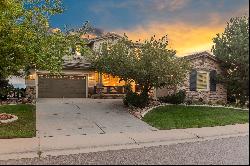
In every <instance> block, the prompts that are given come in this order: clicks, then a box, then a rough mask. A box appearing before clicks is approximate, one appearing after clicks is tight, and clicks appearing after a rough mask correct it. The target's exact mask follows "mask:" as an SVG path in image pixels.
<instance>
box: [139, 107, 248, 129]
mask: <svg viewBox="0 0 250 166" xmlns="http://www.w3.org/2000/svg"><path fill="white" fill-rule="evenodd" d="M143 121H145V122H147V123H148V124H150V125H151V126H153V127H156V128H158V129H161V130H164V129H180V128H199V127H208V126H223V125H229V124H236V123H248V122H249V111H244V110H236V109H228V108H215V107H203V106H183V105H168V106H162V107H158V108H155V109H154V110H152V111H151V112H149V113H147V114H146V115H145V116H144V118H143Z"/></svg>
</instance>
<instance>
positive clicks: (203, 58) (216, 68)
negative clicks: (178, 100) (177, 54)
mask: <svg viewBox="0 0 250 166" xmlns="http://www.w3.org/2000/svg"><path fill="white" fill-rule="evenodd" d="M184 58H186V59H187V60H188V61H189V62H190V63H191V66H192V70H191V71H190V72H189V73H187V76H186V78H185V80H184V81H183V83H182V84H181V85H178V86H176V87H172V88H162V89H157V90H156V96H157V97H161V96H165V95H168V94H172V93H175V92H177V91H179V90H185V91H186V100H192V101H202V102H205V103H209V102H210V103H218V104H222V103H226V102H227V91H226V89H225V87H224V86H223V85H222V84H218V83H216V82H217V81H216V78H217V75H218V74H221V73H222V68H221V67H220V62H219V61H218V60H217V59H216V58H215V56H213V55H211V54H210V53H208V52H200V53H196V54H193V55H188V56H185V57H184Z"/></svg>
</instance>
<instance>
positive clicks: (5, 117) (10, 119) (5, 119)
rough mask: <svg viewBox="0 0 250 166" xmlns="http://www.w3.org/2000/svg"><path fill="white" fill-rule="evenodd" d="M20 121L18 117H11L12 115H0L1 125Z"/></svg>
mask: <svg viewBox="0 0 250 166" xmlns="http://www.w3.org/2000/svg"><path fill="white" fill-rule="evenodd" d="M17 119H18V117H17V116H15V115H11V114H6V113H2V114H0V124H1V123H10V122H14V121H16V120H17Z"/></svg>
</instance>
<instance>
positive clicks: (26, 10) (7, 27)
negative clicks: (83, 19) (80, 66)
mask: <svg viewBox="0 0 250 166" xmlns="http://www.w3.org/2000/svg"><path fill="white" fill-rule="evenodd" d="M61 12H63V7H62V4H61V1H60V0H1V1H0V74H1V75H2V76H3V77H5V78H6V77H8V76H9V75H16V74H17V73H18V72H19V71H20V70H22V69H25V68H38V69H44V70H48V71H51V72H58V71H60V69H61V68H62V63H63V58H62V57H63V56H65V55H72V54H71V50H70V47H74V46H75V43H76V42H77V43H78V45H81V46H82V47H83V50H87V48H86V47H85V44H84V42H83V41H81V40H80V36H81V33H63V32H61V31H60V30H58V29H57V30H55V29H52V28H51V27H50V25H49V21H48V20H49V18H50V17H51V16H52V15H55V14H59V13H61Z"/></svg>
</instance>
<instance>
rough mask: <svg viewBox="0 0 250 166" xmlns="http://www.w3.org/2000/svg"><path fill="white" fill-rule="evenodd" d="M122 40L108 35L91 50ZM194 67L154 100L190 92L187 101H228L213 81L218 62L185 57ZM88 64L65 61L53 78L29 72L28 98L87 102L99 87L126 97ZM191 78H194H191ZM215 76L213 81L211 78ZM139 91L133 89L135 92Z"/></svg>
mask: <svg viewBox="0 0 250 166" xmlns="http://www.w3.org/2000/svg"><path fill="white" fill-rule="evenodd" d="M119 38H121V36H119V35H117V34H114V33H107V34H105V35H103V36H100V37H96V38H93V39H90V40H89V43H88V46H89V47H90V48H91V49H93V50H94V51H98V50H99V49H100V47H101V45H102V43H103V42H113V43H114V42H115V41H117V40H118V39H119ZM185 58H188V59H189V60H190V62H191V63H192V64H193V69H195V70H192V72H191V75H190V74H188V75H187V78H186V80H185V82H184V83H183V84H182V85H181V86H178V87H175V88H172V89H169V88H163V89H157V90H154V91H153V92H154V94H153V95H154V96H155V97H160V96H165V95H167V94H169V93H172V92H175V91H177V90H178V89H185V90H186V91H187V98H189V99H194V100H199V99H200V98H202V99H203V100H204V101H219V100H222V101H223V102H225V101H226V91H225V89H224V87H223V86H222V85H220V84H218V85H215V82H214V77H215V75H216V73H220V72H221V69H220V66H219V62H218V61H217V60H216V59H215V57H214V56H212V55H210V54H209V53H207V52H203V53H199V54H195V55H191V56H186V57H185ZM89 66H90V63H88V62H87V61H86V60H85V59H84V58H83V57H82V56H81V55H80V54H79V53H77V52H76V55H75V56H74V57H73V58H72V59H69V58H67V57H65V60H64V64H63V70H62V72H61V75H60V76H58V75H51V74H50V73H49V72H48V71H43V70H30V75H29V76H28V77H27V79H26V87H27V88H26V90H27V94H28V96H29V97H31V98H33V99H35V98H62V97H64V98H87V97H91V96H92V95H94V94H96V93H98V87H103V90H102V91H103V92H104V93H105V94H122V93H124V85H125V82H124V81H121V82H120V81H119V78H118V77H113V76H110V75H107V74H100V73H97V72H95V71H91V70H90V69H89ZM190 76H191V77H190ZM212 76H214V77H212ZM136 89H137V87H136V85H133V90H134V91H135V90H136Z"/></svg>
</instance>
